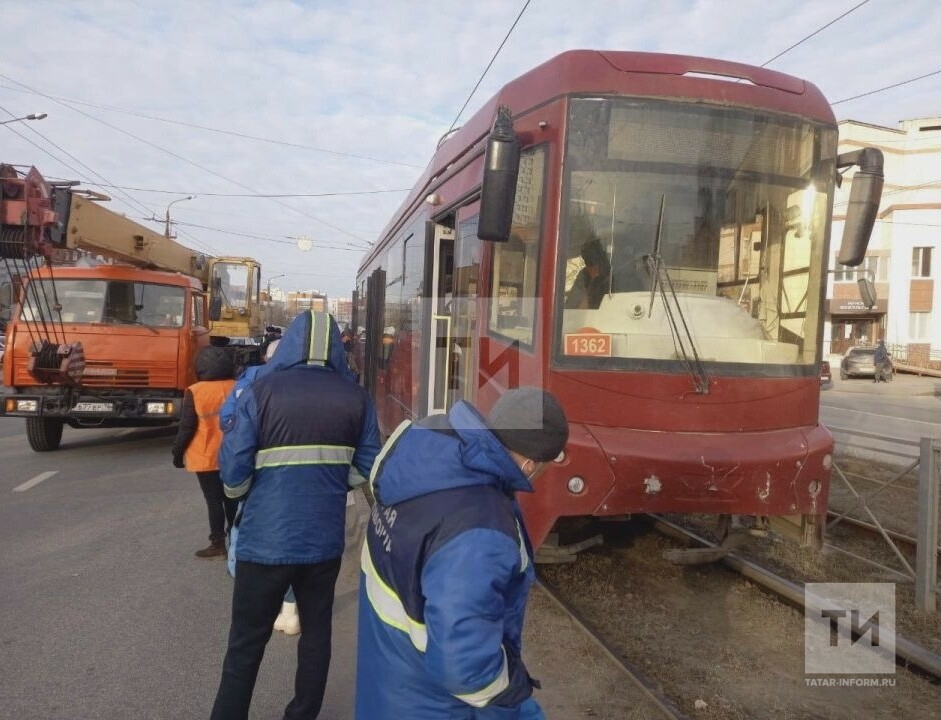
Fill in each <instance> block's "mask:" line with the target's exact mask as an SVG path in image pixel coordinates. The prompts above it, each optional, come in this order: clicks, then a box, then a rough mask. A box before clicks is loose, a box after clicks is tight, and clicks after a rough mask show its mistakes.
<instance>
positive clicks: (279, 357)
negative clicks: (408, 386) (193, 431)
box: [219, 312, 380, 565]
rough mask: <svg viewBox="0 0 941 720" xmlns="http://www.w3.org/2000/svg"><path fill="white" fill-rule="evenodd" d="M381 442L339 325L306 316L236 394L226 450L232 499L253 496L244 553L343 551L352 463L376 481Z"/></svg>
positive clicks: (264, 557) (285, 561)
mask: <svg viewBox="0 0 941 720" xmlns="http://www.w3.org/2000/svg"><path fill="white" fill-rule="evenodd" d="M379 447H380V443H379V429H378V425H377V423H376V412H375V408H374V406H373V402H372V399H371V398H370V397H369V394H368V393H367V392H366V390H365V389H363V388H362V387H360V386H359V385H357V384H356V383H354V382H353V381H352V380H350V377H349V370H348V369H347V365H346V357H345V355H344V353H343V345H342V343H341V342H340V331H339V328H337V325H336V322H335V321H334V320H333V318H332V317H330V316H329V315H327V314H326V313H315V312H305V313H302V314H301V315H298V316H297V317H296V318H295V319H294V321H293V322H292V323H291V325H290V327H288V329H287V330H286V331H285V333H284V335H283V337H282V338H281V343H280V344H279V345H278V348H277V350H276V351H275V354H274V356H273V357H272V358H271V360H269V361H268V363H267V364H265V365H264V366H262V367H261V368H259V370H258V371H257V373H256V375H255V380H254V382H252V384H251V385H250V386H249V387H247V388H246V389H245V390H244V391H243V392H242V394H241V395H239V397H238V398H237V400H236V405H235V417H234V421H233V425H232V427H231V428H229V429H228V430H227V432H226V433H225V436H224V438H223V441H222V449H221V450H220V452H219V468H220V471H221V474H222V482H223V484H224V486H225V492H226V495H228V496H229V497H233V498H242V497H245V504H244V508H243V510H242V520H241V524H240V525H239V539H238V545H237V547H236V558H237V559H238V560H242V561H249V562H256V563H262V564H267V565H289V564H307V563H317V562H323V561H326V560H331V559H333V558H337V557H339V556H340V555H341V554H342V553H343V545H344V525H345V517H346V493H347V490H348V478H349V472H350V465H351V464H352V465H353V466H355V467H356V469H357V470H359V472H360V473H361V474H362V475H363V476H364V477H368V476H369V471H370V469H371V468H372V464H373V461H374V460H375V458H376V455H377V453H378V452H379Z"/></svg>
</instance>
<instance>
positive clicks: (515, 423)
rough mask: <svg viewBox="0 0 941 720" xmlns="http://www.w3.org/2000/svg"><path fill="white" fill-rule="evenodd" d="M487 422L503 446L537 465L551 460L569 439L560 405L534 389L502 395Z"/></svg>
mask: <svg viewBox="0 0 941 720" xmlns="http://www.w3.org/2000/svg"><path fill="white" fill-rule="evenodd" d="M488 422H489V424H490V429H491V430H492V431H493V434H494V435H496V436H497V438H498V439H499V440H500V442H501V443H503V446H504V447H506V448H508V449H510V450H513V451H515V452H518V453H519V454H520V455H522V456H523V457H525V458H529V459H531V460H537V461H539V462H547V461H549V460H554V459H555V458H556V457H557V456H558V455H559V453H560V452H562V448H564V447H565V443H566V442H567V441H568V439H569V424H568V421H567V420H566V419H565V413H564V412H563V410H562V406H561V405H559V402H558V400H556V399H555V398H554V397H553V396H552V395H551V394H550V393H548V392H546V391H545V390H542V389H541V388H537V387H521V388H514V389H513V390H508V391H507V392H505V393H504V394H503V396H502V397H501V398H500V399H499V400H497V403H496V405H494V406H493V409H492V410H491V411H490V417H489V419H488Z"/></svg>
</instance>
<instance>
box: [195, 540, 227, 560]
mask: <svg viewBox="0 0 941 720" xmlns="http://www.w3.org/2000/svg"><path fill="white" fill-rule="evenodd" d="M195 554H196V557H198V558H215V557H224V556H225V555H227V554H228V553H227V551H226V549H225V537H224V536H223V537H212V536H210V537H209V546H208V547H204V548H203V549H202V550H197V551H196V553H195Z"/></svg>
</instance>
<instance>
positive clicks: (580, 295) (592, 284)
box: [565, 235, 611, 310]
mask: <svg viewBox="0 0 941 720" xmlns="http://www.w3.org/2000/svg"><path fill="white" fill-rule="evenodd" d="M581 256H582V260H583V261H584V262H585V267H583V268H582V269H581V270H580V271H579V273H578V275H577V276H576V277H575V282H574V283H572V289H571V290H569V293H568V296H567V297H566V298H565V307H566V309H584V310H597V309H598V306H600V305H601V299H602V298H603V297H604V296H605V295H606V294H607V293H608V292H609V290H610V286H611V261H610V260H609V259H608V253H607V252H605V249H604V247H602V245H601V240H599V239H598V238H597V237H596V236H594V235H593V236H592V237H590V238H588V240H586V241H585V242H584V243H582V248H581Z"/></svg>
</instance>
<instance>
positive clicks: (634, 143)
mask: <svg viewBox="0 0 941 720" xmlns="http://www.w3.org/2000/svg"><path fill="white" fill-rule="evenodd" d="M836 142H837V132H836V129H835V128H834V127H832V126H827V125H823V124H815V123H811V122H808V121H806V120H802V119H799V118H794V117H790V116H783V115H774V114H771V113H766V112H760V111H749V110H742V109H729V108H724V107H717V106H709V105H704V104H687V103H677V102H669V101H657V100H641V99H625V98H620V99H603V98H602V99H599V98H577V99H573V100H572V101H571V105H570V110H569V120H568V138H567V147H566V158H565V164H564V167H565V176H564V186H563V218H562V228H561V235H560V245H559V247H560V252H561V254H562V256H561V258H560V260H561V262H560V265H561V270H560V275H561V277H560V282H559V284H558V285H559V293H560V297H559V298H558V303H559V304H558V306H559V307H561V308H563V309H562V310H561V313H560V314H561V318H560V322H559V323H558V324H557V329H558V332H559V337H558V341H557V344H556V347H557V360H558V362H560V363H561V364H563V365H567V366H573V367H586V368H587V367H593V368H608V367H610V368H631V367H635V368H639V367H644V368H648V369H657V368H659V369H662V370H664V371H672V370H674V369H678V368H677V367H676V365H677V363H678V362H680V363H688V362H689V361H690V360H692V359H693V358H695V359H696V360H697V361H698V362H702V363H713V364H715V363H721V364H723V366H724V369H725V370H727V371H728V372H731V373H733V374H734V373H735V372H736V371H746V368H744V367H742V365H755V364H762V365H765V366H768V367H766V368H765V369H764V370H763V372H771V373H772V374H779V375H798V374H807V372H808V370H807V368H809V367H811V366H815V364H816V362H817V352H818V347H817V346H818V342H819V336H820V328H821V322H822V317H823V312H824V308H823V292H822V283H823V279H824V278H825V275H824V272H825V268H824V260H823V258H824V252H825V251H826V249H827V241H828V221H829V213H828V211H827V208H828V207H830V202H831V199H832V193H833V184H834V178H835V162H834V159H835V156H836ZM801 366H804V367H803V368H802V367H801Z"/></svg>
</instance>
